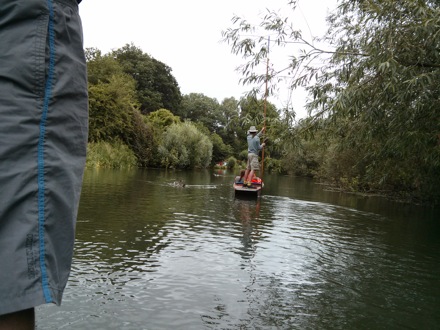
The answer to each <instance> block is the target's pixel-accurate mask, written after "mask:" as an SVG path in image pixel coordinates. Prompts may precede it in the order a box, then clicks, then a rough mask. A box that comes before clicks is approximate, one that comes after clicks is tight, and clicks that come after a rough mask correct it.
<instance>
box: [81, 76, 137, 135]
mask: <svg viewBox="0 0 440 330" xmlns="http://www.w3.org/2000/svg"><path fill="white" fill-rule="evenodd" d="M136 107H137V103H136V99H135V96H134V81H133V80H132V79H131V78H130V77H128V76H126V75H125V74H117V75H113V76H111V77H110V78H108V82H102V81H101V80H99V81H98V82H97V84H95V85H94V84H90V85H89V115H90V119H89V141H90V142H98V141H113V140H115V139H117V138H123V137H124V135H125V133H126V132H127V131H129V130H131V129H132V122H131V116H132V115H133V113H134V112H135V111H137V110H136Z"/></svg>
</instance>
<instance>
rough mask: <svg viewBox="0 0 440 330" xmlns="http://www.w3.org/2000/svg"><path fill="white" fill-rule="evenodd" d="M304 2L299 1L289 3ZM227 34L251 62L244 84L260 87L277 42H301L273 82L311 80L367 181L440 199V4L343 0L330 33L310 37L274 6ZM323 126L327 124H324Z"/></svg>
mask: <svg viewBox="0 0 440 330" xmlns="http://www.w3.org/2000/svg"><path fill="white" fill-rule="evenodd" d="M289 3H290V4H291V5H292V8H293V9H294V8H295V5H296V3H297V1H289ZM234 22H235V24H236V25H238V27H235V28H231V29H228V30H226V31H225V32H224V34H223V35H224V38H225V40H226V41H228V42H230V44H231V45H232V51H233V52H234V53H237V54H242V55H243V56H244V58H245V59H246V60H247V62H246V63H245V64H244V65H243V66H242V67H241V69H242V73H243V77H244V78H243V82H244V83H249V84H254V83H259V82H260V83H261V82H262V81H263V80H264V79H266V76H265V74H264V73H262V71H261V70H258V68H259V66H261V64H262V62H263V59H264V58H265V57H266V56H267V46H266V45H267V39H268V36H269V35H270V37H271V40H272V42H271V47H276V46H282V47H285V48H288V47H290V46H291V45H298V44H300V48H299V49H300V52H298V51H297V50H298V48H296V49H297V50H295V51H294V52H293V53H291V54H289V56H290V58H289V61H288V65H287V66H286V67H281V68H276V69H273V70H271V72H270V75H269V78H270V79H271V85H272V86H276V84H277V82H279V81H280V80H282V79H284V78H285V77H286V76H288V77H289V82H290V88H295V87H297V86H300V85H301V86H305V87H306V88H307V89H308V90H309V92H310V95H311V97H312V102H310V103H309V104H308V108H309V111H310V115H311V116H312V119H311V120H310V119H309V120H308V123H309V125H304V127H305V128H306V129H309V128H310V127H313V126H314V124H315V127H319V129H321V130H322V129H325V131H326V132H327V134H328V136H331V137H332V139H333V142H334V143H336V144H337V145H338V148H336V149H335V150H345V152H346V151H347V150H353V151H356V153H354V155H357V158H356V161H355V163H354V164H353V166H354V167H357V170H356V171H354V172H353V174H356V175H357V176H358V179H359V180H360V181H362V182H363V184H362V185H361V186H362V187H367V188H370V189H371V188H374V189H381V188H382V189H384V188H387V189H395V190H396V189H397V190H401V191H407V192H411V193H413V194H414V195H418V196H419V197H421V198H425V197H426V198H428V199H431V200H432V201H434V202H438V201H439V200H440V198H439V193H438V189H436V187H437V186H438V184H440V174H439V173H440V171H439V169H440V138H439V132H440V119H439V118H440V116H439V109H440V89H439V87H438V86H439V85H440V71H439V70H440V51H439V50H440V33H439V32H438V31H439V26H440V9H439V1H419V0H402V1H398V2H396V1H392V0H382V1H378V0H342V1H339V2H338V7H337V10H336V11H335V12H334V13H333V14H332V15H330V16H329V17H328V23H329V30H328V33H327V34H326V35H325V36H324V37H323V38H322V39H321V40H320V41H325V42H326V44H327V45H328V46H326V47H328V48H324V46H319V47H318V46H315V45H317V44H318V43H317V41H318V40H305V39H304V38H303V37H302V35H301V33H300V31H295V30H294V29H292V28H291V24H290V23H291V22H290V21H289V18H286V17H281V16H280V15H279V14H278V13H276V12H274V11H268V12H267V15H266V16H265V17H263V19H262V22H261V24H260V26H259V28H260V30H261V31H263V32H264V33H262V34H256V35H255V34H253V33H255V32H257V31H258V29H257V28H258V27H254V26H251V25H250V24H248V23H247V22H246V21H245V20H243V19H241V18H238V17H236V18H234ZM323 124H324V125H323Z"/></svg>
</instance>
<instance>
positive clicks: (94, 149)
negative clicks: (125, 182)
mask: <svg viewBox="0 0 440 330" xmlns="http://www.w3.org/2000/svg"><path fill="white" fill-rule="evenodd" d="M87 149H88V150H87V160H86V168H130V167H135V166H136V163H137V159H136V156H135V155H134V153H133V151H131V150H130V148H129V147H128V146H126V145H125V144H123V143H122V142H121V141H114V142H113V143H109V142H97V143H93V142H92V143H89V144H88V147H87Z"/></svg>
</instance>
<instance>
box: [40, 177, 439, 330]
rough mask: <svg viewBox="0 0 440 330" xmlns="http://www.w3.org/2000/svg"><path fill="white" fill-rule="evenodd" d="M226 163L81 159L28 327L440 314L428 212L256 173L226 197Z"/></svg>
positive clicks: (300, 322)
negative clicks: (67, 249) (254, 180)
mask: <svg viewBox="0 0 440 330" xmlns="http://www.w3.org/2000/svg"><path fill="white" fill-rule="evenodd" d="M234 176H235V174H234V173H227V172H224V171H220V172H215V173H212V172H209V171H200V172H166V171H159V170H143V171H141V170H134V171H127V172H122V171H89V172H87V173H86V176H85V182H84V187H83V194H82V199H81V205H80V212H79V217H78V225H77V241H76V250H75V259H74V264H73V268H72V274H71V277H70V280H69V283H68V287H67V289H66V292H65V297H64V301H63V305H62V306H61V307H59V308H58V307H54V306H43V307H40V308H39V309H38V311H37V312H38V314H37V315H38V319H37V327H38V328H39V329H372V328H376V329H377V328H379V329H401V328H409V329H434V328H436V327H438V324H440V316H439V314H438V312H437V311H438V310H439V308H440V302H439V300H438V298H439V297H440V235H439V234H440V224H439V222H438V218H437V216H438V213H436V212H435V211H432V210H425V209H420V208H414V207H402V206H400V205H396V204H394V205H393V204H390V203H384V201H383V200H372V199H366V198H359V197H355V196H347V195H343V194H339V193H337V194H336V193H330V192H324V191H323V190H322V187H320V186H316V185H313V184H312V183H311V182H310V181H307V180H299V179H295V178H289V177H277V176H268V175H266V186H265V189H264V192H263V195H262V197H261V198H260V199H258V200H257V199H250V200H245V199H236V198H234V194H233V191H232V186H231V182H232V180H233V177H234ZM176 180H184V181H185V183H186V186H185V188H181V187H176V186H175V185H173V184H172V183H173V182H174V181H176ZM408 215H409V216H408Z"/></svg>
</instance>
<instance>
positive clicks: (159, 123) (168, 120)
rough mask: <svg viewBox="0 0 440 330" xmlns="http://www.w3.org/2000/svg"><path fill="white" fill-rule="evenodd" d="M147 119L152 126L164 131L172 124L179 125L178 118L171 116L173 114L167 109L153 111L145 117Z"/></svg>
mask: <svg viewBox="0 0 440 330" xmlns="http://www.w3.org/2000/svg"><path fill="white" fill-rule="evenodd" d="M147 119H148V121H149V122H150V123H152V124H153V125H154V126H156V127H158V128H161V129H165V128H166V127H168V126H170V125H172V124H178V123H180V118H179V117H178V116H175V115H173V113H172V112H171V111H169V110H167V109H159V110H157V111H153V112H151V113H150V114H149V115H148V116H147Z"/></svg>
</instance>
